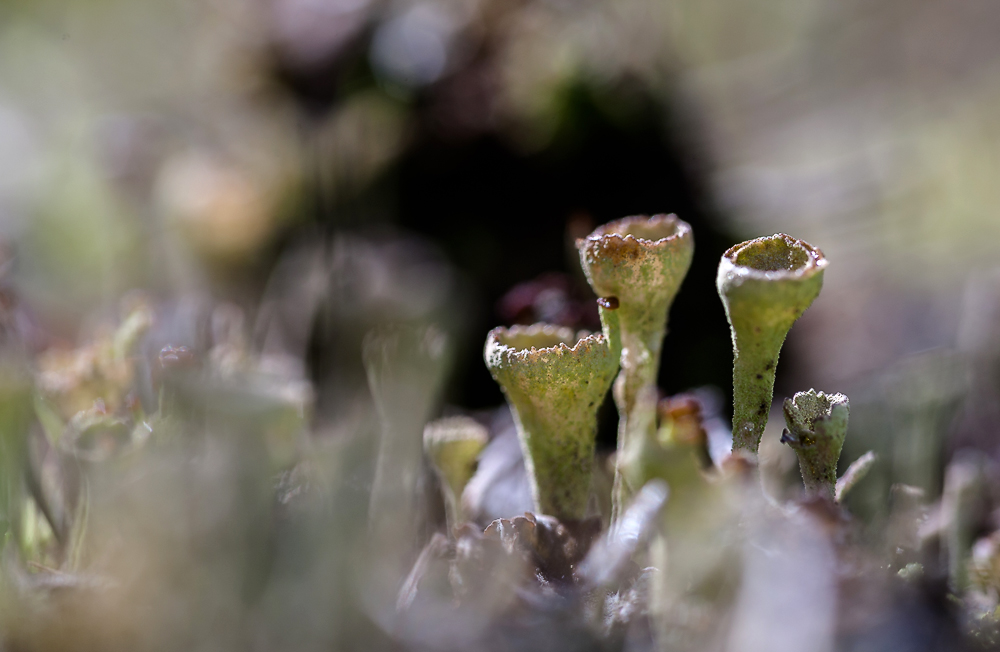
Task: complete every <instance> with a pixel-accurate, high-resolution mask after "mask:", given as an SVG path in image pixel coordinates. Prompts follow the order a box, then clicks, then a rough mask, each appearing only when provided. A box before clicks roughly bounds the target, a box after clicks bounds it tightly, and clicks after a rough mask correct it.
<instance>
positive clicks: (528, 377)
mask: <svg viewBox="0 0 1000 652" xmlns="http://www.w3.org/2000/svg"><path fill="white" fill-rule="evenodd" d="M605 304H606V305H602V306H601V320H602V322H604V333H603V334H595V335H588V336H586V337H583V338H581V339H579V340H577V338H576V337H575V336H574V334H573V331H571V330H570V329H568V328H560V327H557V326H551V325H548V324H535V325H533V326H528V327H523V326H514V327H512V328H510V329H507V328H502V327H501V328H495V329H493V330H492V331H490V333H489V335H488V336H487V338H486V348H485V352H484V357H485V359H486V366H487V367H488V368H489V370H490V373H491V374H492V375H493V378H494V380H496V381H497V383H499V384H500V387H501V388H502V389H503V391H504V394H505V395H506V396H507V402H508V403H509V404H510V407H511V411H512V412H513V414H514V420H515V423H516V425H517V432H518V435H519V437H520V440H521V448H522V450H523V451H524V461H525V465H526V466H527V469H528V477H529V479H530V481H531V490H532V496H533V498H534V502H535V509H536V510H537V511H538V512H539V513H542V514H549V515H552V516H556V517H558V518H560V519H565V520H578V519H582V518H583V517H584V516H585V515H586V509H587V498H588V496H589V491H590V478H591V465H592V462H593V457H594V439H595V435H596V433H597V410H598V408H599V407H600V405H601V402H602V401H603V400H604V395H605V394H606V393H607V391H608V387H609V386H610V385H611V381H612V379H613V378H614V376H615V373H616V372H617V371H618V358H619V356H620V355H621V352H620V346H616V338H613V337H611V335H610V330H611V329H610V327H609V322H612V321H613V320H614V314H615V312H616V311H614V310H613V309H611V308H609V307H608V306H610V305H613V302H610V301H606V302H605ZM574 342H575V344H574Z"/></svg>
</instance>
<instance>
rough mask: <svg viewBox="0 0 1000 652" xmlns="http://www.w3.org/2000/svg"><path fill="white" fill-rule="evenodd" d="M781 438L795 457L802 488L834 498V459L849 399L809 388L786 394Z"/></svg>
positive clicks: (843, 433)
mask: <svg viewBox="0 0 1000 652" xmlns="http://www.w3.org/2000/svg"><path fill="white" fill-rule="evenodd" d="M784 411H785V424H786V425H787V426H788V427H787V428H786V429H785V431H784V433H783V434H782V435H781V441H782V442H783V443H785V444H788V445H789V446H790V447H791V448H792V449H793V450H794V451H795V454H796V456H798V458H799V470H800V471H801V472H802V481H803V482H804V483H805V486H806V491H807V492H808V493H810V494H813V495H817V494H818V495H823V496H827V497H829V498H831V499H832V498H834V495H835V490H836V486H837V462H838V461H840V452H841V450H842V449H843V448H844V437H846V436H847V418H848V416H849V414H850V402H849V401H848V400H847V397H846V396H844V395H843V394H824V393H823V392H817V391H816V390H815V389H810V390H809V391H808V392H798V393H797V394H795V396H794V397H792V398H786V399H785V404H784Z"/></svg>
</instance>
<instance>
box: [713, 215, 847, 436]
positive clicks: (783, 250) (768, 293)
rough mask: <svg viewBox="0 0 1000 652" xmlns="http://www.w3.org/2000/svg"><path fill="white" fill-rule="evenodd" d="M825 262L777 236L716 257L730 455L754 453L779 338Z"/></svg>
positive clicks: (814, 289)
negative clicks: (729, 349) (728, 368)
mask: <svg viewBox="0 0 1000 652" xmlns="http://www.w3.org/2000/svg"><path fill="white" fill-rule="evenodd" d="M826 265H827V261H826V258H825V257H824V256H823V252H822V251H820V250H819V249H817V248H816V247H813V246H812V245H811V244H809V243H807V242H803V241H802V240H796V239H795V238H792V237H791V236H787V235H785V234H783V233H778V234H775V235H772V236H768V237H764V238H757V239H756V240H749V241H747V242H743V243H740V244H738V245H736V246H735V247H732V248H731V249H729V250H728V251H727V252H726V253H725V254H723V255H722V260H721V261H720V262H719V275H718V277H717V279H716V285H717V286H718V289H719V296H720V297H721V298H722V303H723V305H724V306H725V308H726V318H727V319H728V320H729V325H730V327H731V330H732V337H733V356H734V359H733V450H737V449H741V450H746V451H750V452H752V453H756V452H757V448H758V446H760V438H761V436H762V435H763V434H764V426H765V425H766V424H767V416H768V413H769V412H770V410H771V399H772V397H773V394H774V372H775V368H776V367H777V365H778V353H780V351H781V345H782V344H784V342H785V336H786V335H787V334H788V330H789V329H790V328H791V327H792V324H794V323H795V320H797V319H798V318H799V317H800V316H801V315H802V313H804V312H805V311H806V309H807V308H808V307H809V306H810V305H811V304H812V302H813V299H815V298H816V296H817V295H818V294H819V291H820V288H821V287H822V286H823V270H824V269H825V268H826Z"/></svg>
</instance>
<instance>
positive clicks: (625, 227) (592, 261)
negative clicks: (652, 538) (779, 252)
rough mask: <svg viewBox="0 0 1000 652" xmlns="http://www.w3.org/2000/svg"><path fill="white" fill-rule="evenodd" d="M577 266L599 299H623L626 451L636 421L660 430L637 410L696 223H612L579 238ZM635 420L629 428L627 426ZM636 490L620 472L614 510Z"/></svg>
mask: <svg viewBox="0 0 1000 652" xmlns="http://www.w3.org/2000/svg"><path fill="white" fill-rule="evenodd" d="M576 246H577V249H579V250H580V263H581V265H582V266H583V271H584V273H585V274H586V275H587V281H588V282H589V283H590V286H591V287H592V288H593V289H594V292H596V293H597V295H598V296H615V297H617V298H618V301H619V305H620V309H619V311H618V312H619V319H620V323H621V340H622V354H621V367H622V371H621V374H619V376H618V379H617V380H616V381H615V389H614V396H615V404H616V405H617V407H618V414H619V431H618V454H619V456H620V455H622V453H623V452H624V450H625V448H626V447H627V446H628V442H629V440H630V439H631V438H634V437H640V436H643V435H642V434H641V433H640V434H633V432H634V431H635V430H636V427H637V426H636V424H645V426H646V427H650V428H652V427H655V419H654V418H653V417H652V415H647V417H643V416H641V415H639V414H637V409H639V410H641V409H642V408H641V406H640V405H638V404H637V398H638V396H639V393H640V392H641V391H642V389H643V388H645V387H649V386H655V385H656V376H657V373H658V372H659V367H660V350H661V348H662V346H663V338H664V336H665V335H666V332H667V316H668V313H669V311H670V306H671V304H672V303H673V301H674V297H675V296H677V291H678V290H679V289H680V286H681V282H682V281H683V280H684V277H685V276H686V275H687V272H688V268H690V266H691V258H692V256H693V255H694V236H693V234H692V231H691V226H690V225H688V224H687V222H684V221H682V220H680V219H678V218H677V216H676V215H654V216H653V217H646V216H635V217H626V218H624V219H621V220H617V221H614V222H609V223H608V224H605V225H603V226H601V227H598V228H597V229H596V230H595V231H594V232H593V233H591V234H590V235H589V236H587V237H586V238H582V239H580V240H577V243H576ZM630 424H632V425H630ZM637 489H638V487H631V486H629V484H628V481H627V479H625V478H624V476H623V475H622V474H621V473H620V472H618V473H616V474H615V489H614V492H615V496H614V510H615V514H619V513H621V510H622V509H623V507H624V505H625V503H626V502H627V501H628V497H629V496H630V495H631V494H632V493H634V491H635V490H637Z"/></svg>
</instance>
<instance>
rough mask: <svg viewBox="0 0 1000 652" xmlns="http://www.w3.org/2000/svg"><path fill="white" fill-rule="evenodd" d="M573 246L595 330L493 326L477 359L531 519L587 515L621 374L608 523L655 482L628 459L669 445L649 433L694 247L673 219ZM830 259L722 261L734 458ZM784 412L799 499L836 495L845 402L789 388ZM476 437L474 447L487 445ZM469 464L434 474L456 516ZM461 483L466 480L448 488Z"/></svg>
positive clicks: (773, 244)
mask: <svg viewBox="0 0 1000 652" xmlns="http://www.w3.org/2000/svg"><path fill="white" fill-rule="evenodd" d="M577 248H578V249H579V252H580V262H581V265H582V267H583V270H584V273H585V274H586V277H587V280H588V282H589V283H590V285H591V287H592V288H593V290H594V292H595V293H596V294H597V296H599V297H602V298H601V299H599V300H598V303H599V306H600V314H601V322H602V326H603V329H602V333H598V334H588V333H580V334H578V335H577V334H574V333H573V332H572V331H571V330H570V329H567V328H562V327H558V326H554V325H549V324H535V325H533V326H526V327H525V326H514V327H512V328H496V329H494V330H493V331H491V332H490V333H489V336H488V337H487V341H486V347H485V352H484V357H485V361H486V365H487V367H488V368H489V370H490V372H491V374H492V375H493V378H494V379H495V380H496V381H497V383H499V384H500V386H501V388H502V389H503V392H504V394H505V396H506V398H507V401H508V404H509V406H510V408H511V412H512V413H513V415H514V419H515V424H516V427H517V431H518V435H519V438H520V442H521V447H522V450H523V452H524V458H525V465H526V468H527V471H528V476H529V480H530V483H531V488H532V495H533V499H534V507H535V510H536V512H537V513H540V514H548V515H551V516H555V517H557V518H559V519H561V520H564V521H567V522H570V521H576V520H579V519H582V518H584V517H585V516H586V515H587V509H588V499H589V494H590V491H591V475H592V463H593V457H594V446H595V435H596V431H597V420H596V416H597V410H598V408H599V407H600V404H601V403H602V401H603V399H604V396H605V394H606V392H607V390H608V388H609V386H610V385H611V383H612V380H614V379H615V376H616V375H617V380H615V382H614V392H613V396H614V400H615V404H616V406H617V408H618V412H619V433H618V454H617V460H618V463H617V465H616V473H615V484H614V490H613V491H614V496H613V501H612V502H613V512H612V522H614V521H615V519H616V518H617V517H618V516H620V514H621V512H622V510H623V509H624V507H625V506H627V504H628V502H629V499H630V497H631V496H632V495H633V494H634V493H635V492H636V491H638V489H639V488H640V486H641V485H640V486H637V485H639V483H641V482H644V481H646V480H647V479H649V478H648V477H647V476H648V475H649V474H648V473H645V472H641V473H637V472H635V469H636V468H640V467H641V465H642V462H641V460H639V461H637V460H636V459H635V458H636V456H637V455H638V456H639V457H642V456H643V455H647V453H645V452H643V451H649V450H650V446H653V447H656V446H660V445H663V444H665V443H666V444H668V445H674V443H675V442H673V443H672V442H661V441H659V439H662V437H660V438H658V437H657V426H658V423H657V418H656V389H655V388H656V378H657V373H658V371H659V359H660V352H661V348H662V345H663V339H664V337H665V335H666V332H667V318H668V314H669V311H670V307H671V304H672V303H673V300H674V297H675V296H676V295H677V292H678V290H679V289H680V286H681V283H682V282H683V280H684V277H685V276H686V274H687V271H688V268H689V267H690V265H691V259H692V256H693V252H694V239H693V235H692V231H691V227H690V226H689V225H688V224H687V223H685V222H683V221H681V220H680V219H678V218H677V217H676V216H674V215H656V216H653V217H645V216H641V217H628V218H625V219H622V220H618V221H615V222H611V223H609V224H606V225H604V226H602V227H600V228H598V229H597V230H595V231H594V232H593V233H592V234H590V235H589V236H587V237H586V238H582V239H580V240H578V241H577ZM826 265H827V261H826V259H825V258H824V256H823V253H822V252H821V251H820V250H819V249H817V248H815V247H813V246H812V245H810V244H808V243H806V242H803V241H801V240H796V239H794V238H791V237H789V236H787V235H784V234H776V235H773V236H769V237H763V238H757V239H755V240H750V241H747V242H743V243H741V244H739V245H736V246H734V247H733V248H731V249H729V250H728V251H727V252H726V253H725V254H724V255H723V257H722V260H721V262H720V264H719V272H718V279H717V285H718V291H719V295H720V297H721V299H722V302H723V304H724V306H725V311H726V316H727V318H728V320H729V323H730V326H731V331H732V342H733V353H734V364H733V391H734V416H733V451H734V453H738V454H740V455H744V456H747V455H749V456H750V457H751V458H752V457H753V456H754V455H756V453H757V449H758V446H759V444H760V440H761V435H762V434H763V430H764V426H765V424H766V422H767V417H768V414H769V413H770V407H771V400H772V394H773V387H774V376H775V368H776V366H777V363H778V354H779V352H780V350H781V346H782V344H783V342H784V340H785V336H786V335H787V333H788V331H789V329H790V328H791V326H792V324H793V323H794V322H795V321H796V320H797V319H798V318H799V317H800V316H801V315H802V313H803V312H805V310H806V309H807V308H808V307H809V306H810V304H811V303H812V301H813V300H814V299H815V298H816V296H817V295H818V293H819V291H820V288H821V285H822V280H823V271H824V269H825V268H826ZM785 414H786V419H787V422H788V429H787V430H786V431H785V435H784V437H783V439H782V441H784V442H785V443H787V444H789V445H790V446H791V447H792V448H793V449H794V450H795V451H796V453H797V455H798V456H799V459H800V467H801V469H802V474H803V478H804V480H805V484H806V489H807V491H808V492H809V493H813V494H822V495H826V496H828V497H830V498H833V496H834V491H835V489H834V483H835V482H836V465H837V460H838V459H839V456H840V449H841V447H842V445H843V437H844V434H845V432H846V424H847V399H846V397H843V396H841V395H839V394H836V395H831V396H828V395H826V394H823V393H822V392H819V393H816V392H815V391H810V392H808V393H803V394H796V396H795V397H794V399H791V400H789V401H786V404H785ZM660 425H662V424H660ZM429 432H430V431H429ZM428 437H429V439H428V446H429V448H428V451H429V452H430V450H431V448H430V446H431V445H432V442H431V438H432V437H431V435H430V434H429V435H428ZM476 439H477V442H479V443H477V444H473V445H471V446H470V447H469V448H468V450H469V451H472V450H474V449H476V448H477V447H478V446H481V438H480V437H477V438H476ZM467 457H468V456H465V457H463V460H464V461H463V462H462V463H461V464H464V465H465V466H464V467H463V469H464V470H463V471H461V472H457V471H446V470H443V469H441V470H439V472H440V473H441V476H442V480H445V482H444V484H446V485H448V487H447V490H448V492H449V493H451V494H452V495H451V496H450V501H449V502H450V503H451V504H452V507H451V508H450V510H449V511H451V512H453V515H454V514H455V513H457V511H458V510H457V509H456V508H455V507H454V506H455V505H456V504H457V498H456V496H455V495H454V494H455V493H456V492H461V487H462V486H463V485H464V481H465V480H467V479H468V477H467V476H468V473H470V470H469V469H470V468H471V467H470V466H469V465H470V464H471V461H470V460H469V459H466V458H467ZM629 460H631V461H629ZM461 464H460V465H461ZM629 464H631V465H632V471H631V472H630V471H629V468H628V466H629ZM647 466H648V465H647ZM653 466H656V465H655V464H654V465H653ZM449 474H451V475H449ZM459 475H460V476H461V481H457V482H455V481H452V480H448V478H449V477H452V476H454V477H456V478H457V476H459ZM664 479H665V478H664Z"/></svg>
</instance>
